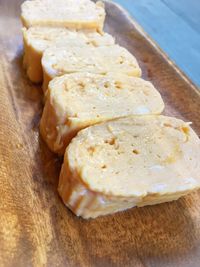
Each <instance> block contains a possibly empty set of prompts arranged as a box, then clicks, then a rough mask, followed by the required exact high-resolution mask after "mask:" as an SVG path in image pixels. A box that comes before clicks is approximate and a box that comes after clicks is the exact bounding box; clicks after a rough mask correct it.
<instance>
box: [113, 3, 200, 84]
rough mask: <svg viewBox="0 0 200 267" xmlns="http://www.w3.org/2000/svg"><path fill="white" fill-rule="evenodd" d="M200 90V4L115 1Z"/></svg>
mask: <svg viewBox="0 0 200 267" xmlns="http://www.w3.org/2000/svg"><path fill="white" fill-rule="evenodd" d="M115 2H117V3H119V4H121V5H122V6H123V7H124V8H125V9H127V10H128V12H129V13H130V15H131V16H132V17H133V18H135V20H136V21H137V22H138V23H139V24H140V25H141V26H142V27H143V28H144V30H145V31H146V32H147V33H148V34H149V35H150V36H151V37H152V39H154V40H155V41H156V42H157V43H158V45H159V46H160V47H161V48H162V49H163V50H164V51H165V52H166V53H167V54H168V56H169V57H170V58H171V59H172V60H173V61H174V62H175V63H176V64H177V65H178V66H179V68H180V69H182V70H183V71H184V72H185V74H186V75H187V76H188V77H189V78H190V79H191V80H192V81H193V82H194V83H195V84H196V85H197V86H200V0H115Z"/></svg>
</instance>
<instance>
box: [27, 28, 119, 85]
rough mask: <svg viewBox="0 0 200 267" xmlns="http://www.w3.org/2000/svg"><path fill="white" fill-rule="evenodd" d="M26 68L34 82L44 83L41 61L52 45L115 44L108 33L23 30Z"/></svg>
mask: <svg viewBox="0 0 200 267" xmlns="http://www.w3.org/2000/svg"><path fill="white" fill-rule="evenodd" d="M23 38H24V61H23V64H24V67H25V69H26V71H27V75H28V77H29V79H30V80H31V81H32V82H35V83H39V82H42V78H43V71H42V65H41V59H42V55H43V53H44V51H45V50H46V49H47V48H49V47H50V46H52V45H57V47H60V46H66V45H69V44H71V45H73V46H83V45H91V46H104V45H105V46H109V45H113V44H114V43H115V40H114V38H113V37H112V36H111V35H109V34H107V33H98V32H96V31H92V30H69V29H66V28H55V27H31V28H29V29H26V28H23Z"/></svg>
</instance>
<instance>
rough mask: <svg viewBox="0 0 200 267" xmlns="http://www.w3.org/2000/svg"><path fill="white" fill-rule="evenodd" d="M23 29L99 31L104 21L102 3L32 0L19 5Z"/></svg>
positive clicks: (79, 0)
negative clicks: (85, 29) (57, 28)
mask: <svg viewBox="0 0 200 267" xmlns="http://www.w3.org/2000/svg"><path fill="white" fill-rule="evenodd" d="M21 11H22V13H21V20H22V23H23V25H24V27H26V28H29V27H32V26H50V27H67V28H74V29H83V28H87V29H94V30H99V31H101V30H102V28H103V24H104V19H105V10H104V5H103V3H102V2H97V3H96V4H95V3H94V2H92V1H90V0H34V1H25V2H24V3H23V4H22V5H21Z"/></svg>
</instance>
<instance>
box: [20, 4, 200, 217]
mask: <svg viewBox="0 0 200 267" xmlns="http://www.w3.org/2000/svg"><path fill="white" fill-rule="evenodd" d="M47 2H48V3H47ZM57 6H59V7H58V9H57ZM47 7H48V8H47ZM55 10H56V11H57V12H55ZM104 18H105V11H104V8H103V5H102V4H101V3H97V4H94V3H93V2H90V1H89V0H58V1H56V4H55V1H53V0H46V1H45V0H34V1H26V2H25V3H24V4H23V6H22V21H23V24H24V26H25V27H26V28H28V29H24V30H23V33H24V43H25V57H24V65H25V67H26V69H27V74H28V76H29V78H30V79H31V80H32V81H34V82H41V81H42V80H44V81H43V90H44V93H45V108H44V112H43V115H42V119H41V124H40V131H41V134H42V136H43V138H44V140H45V142H46V143H47V144H48V146H49V148H50V149H51V150H52V151H54V152H56V153H59V154H64V153H65V155H64V163H63V166H62V171H61V174H60V181H59V188H58V190H59V193H60V196H61V197H62V199H63V201H64V203H65V204H66V205H67V206H68V207H69V208H70V209H71V210H72V211H73V212H74V213H75V214H76V215H79V216H82V217H84V218H90V217H93V218H95V217H97V216H100V215H105V214H109V213H113V212H116V211H120V210H124V209H127V208H130V207H133V206H143V205H151V204H156V203H161V202H165V201H171V200H175V199H178V198H179V197H180V196H182V195H185V194H186V193H188V192H190V191H192V190H194V189H197V188H199V186H200V166H199V163H198V162H199V159H200V152H199V151H200V149H199V148H200V141H199V138H198V136H197V135H196V134H195V133H194V131H193V130H192V128H191V127H190V126H189V124H188V123H185V122H183V121H182V120H178V119H176V118H170V117H166V116H162V115H159V114H161V112H162V111H163V109H164V103H163V100H162V98H161V96H160V94H159V92H158V91H157V90H156V89H155V88H154V86H153V85H152V84H151V83H150V82H147V81H144V80H143V79H141V78H139V77H140V76H141V69H140V67H139V65H138V62H137V60H136V59H135V57H134V56H133V55H132V54H130V53H129V52H128V51H127V50H126V49H125V48H123V47H121V46H119V45H117V44H115V41H114V38H112V36H110V35H108V34H106V33H103V31H102V28H103V21H104ZM62 26H64V27H67V29H66V28H60V27H62ZM86 28H87V30H86ZM80 29H81V30H80ZM41 61H42V62H41ZM51 80H52V81H51ZM49 82H50V83H49ZM84 128H86V129H84ZM74 136H76V137H74ZM73 137H74V138H73ZM72 138H73V140H72ZM71 140H72V141H71ZM67 146H68V147H67ZM66 147H67V149H66ZM65 149H66V152H65Z"/></svg>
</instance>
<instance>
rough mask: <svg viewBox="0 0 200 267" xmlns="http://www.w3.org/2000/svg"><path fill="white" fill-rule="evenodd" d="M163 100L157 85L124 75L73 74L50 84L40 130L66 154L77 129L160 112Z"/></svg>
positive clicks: (53, 149)
mask: <svg viewBox="0 0 200 267" xmlns="http://www.w3.org/2000/svg"><path fill="white" fill-rule="evenodd" d="M163 109H164V103H163V100H162V98H161V96H160V94H159V92H158V91H157V90H156V89H155V88H154V86H153V85H152V84H151V83H150V82H147V81H145V80H143V79H141V78H136V77H129V76H127V75H122V74H111V73H110V74H107V75H100V74H94V73H84V72H82V73H81V72H80V73H73V74H66V75H64V76H61V77H57V78H55V79H54V80H52V81H51V82H50V84H49V90H48V94H47V98H46V103H45V107H44V111H43V115H42V119H41V123H40V132H41V135H42V137H43V139H44V140H45V142H46V143H47V144H48V146H49V148H50V149H51V150H52V151H54V152H56V153H59V154H64V151H65V148H66V146H67V145H68V144H69V142H70V140H71V139H72V137H74V136H75V135H76V134H77V132H78V131H79V130H81V129H83V128H85V127H88V126H90V125H93V124H96V123H100V122H103V121H107V120H112V119H115V118H119V117H125V116H129V115H144V114H160V113H161V112H162V111H163Z"/></svg>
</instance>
